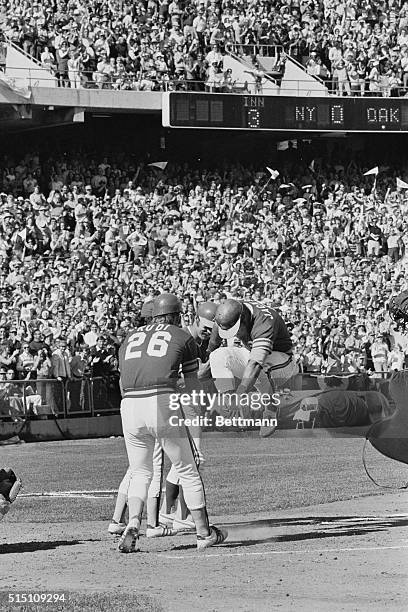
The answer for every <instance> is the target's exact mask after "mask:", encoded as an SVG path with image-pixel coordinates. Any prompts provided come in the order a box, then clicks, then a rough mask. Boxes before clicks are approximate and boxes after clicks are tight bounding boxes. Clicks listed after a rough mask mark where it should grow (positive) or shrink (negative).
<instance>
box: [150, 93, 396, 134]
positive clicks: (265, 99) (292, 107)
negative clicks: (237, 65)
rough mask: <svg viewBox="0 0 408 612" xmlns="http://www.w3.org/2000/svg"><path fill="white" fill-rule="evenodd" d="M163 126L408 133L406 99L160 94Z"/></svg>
mask: <svg viewBox="0 0 408 612" xmlns="http://www.w3.org/2000/svg"><path fill="white" fill-rule="evenodd" d="M162 123H163V126H164V127H172V128H193V129H195V128H199V129H224V130H260V131H261V130H265V131H285V130H288V131H308V132H327V131H330V132H332V131H333V132H335V131H339V132H404V131H408V98H357V97H356V98H340V97H323V98H301V97H292V96H289V97H288V96H286V97H283V96H263V95H249V94H233V93H231V94H218V93H201V92H200V93H195V92H178V91H177V92H166V93H164V94H163V111H162Z"/></svg>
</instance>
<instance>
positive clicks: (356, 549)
mask: <svg viewBox="0 0 408 612" xmlns="http://www.w3.org/2000/svg"><path fill="white" fill-rule="evenodd" d="M242 545H243V546H245V542H243V543H242ZM224 550H226V549H224ZM378 550H408V545H407V546H370V547H354V548H321V549H319V548H317V549H309V550H265V551H247V552H238V553H232V552H225V553H213V554H203V553H202V552H197V553H196V554H194V555H166V554H162V553H159V554H158V555H157V556H158V557H162V558H164V559H172V560H173V559H180V560H184V559H196V560H197V559H200V558H203V557H204V558H206V559H210V558H211V557H248V556H253V557H254V556H270V555H300V554H305V553H306V554H315V553H316V554H320V553H323V554H324V553H341V552H369V551H378Z"/></svg>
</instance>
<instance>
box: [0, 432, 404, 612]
mask: <svg viewBox="0 0 408 612" xmlns="http://www.w3.org/2000/svg"><path fill="white" fill-rule="evenodd" d="M362 449H363V440H362V439H361V438H353V437H343V438H338V437H336V438H334V437H329V436H327V435H323V434H320V433H318V432H317V433H316V435H315V436H314V437H309V436H308V435H307V432H302V431H299V432H291V434H290V435H288V436H286V435H285V432H277V434H276V435H275V436H273V437H272V438H270V439H266V440H265V439H260V438H258V437H257V436H255V435H253V434H242V435H240V436H227V435H224V434H207V435H206V436H205V439H204V452H205V455H206V457H207V463H206V465H205V469H204V471H203V478H204V482H205V484H206V493H207V498H208V507H209V513H210V517H211V518H214V519H215V520H216V522H221V523H222V524H228V525H229V528H230V534H231V535H230V538H229V540H228V541H227V542H226V543H225V544H224V545H223V546H222V547H219V548H214V549H211V551H210V552H209V553H208V555H206V556H205V558H204V557H203V556H200V555H198V553H195V552H194V537H193V536H184V537H176V538H162V539H160V540H154V541H153V540H149V541H146V540H145V539H144V538H141V540H140V548H141V551H142V552H141V553H139V554H138V555H137V554H136V555H119V554H118V553H117V552H116V541H115V540H114V539H113V538H112V537H111V536H108V534H107V532H106V528H107V524H108V522H109V519H110V517H111V514H112V510H113V506H114V495H113V494H109V493H105V494H104V496H102V497H99V498H92V497H91V498H78V496H73V497H50V496H47V495H44V496H41V497H37V496H31V494H33V495H34V494H39V493H43V492H48V493H49V492H54V493H55V492H66V491H89V492H92V491H110V490H115V489H116V488H117V486H118V483H119V481H120V480H121V478H122V475H123V473H124V471H125V470H126V467H127V460H126V454H125V448H124V442H123V439H121V438H119V439H106V440H82V441H65V442H49V443H38V444H23V445H19V446H10V447H1V448H0V463H1V464H2V465H10V466H12V467H13V468H14V469H15V470H16V471H17V472H18V473H19V474H20V475H21V476H22V478H23V481H24V491H23V494H24V495H23V496H22V497H21V498H19V499H18V501H17V502H16V504H15V505H14V507H13V508H12V511H11V512H10V514H9V515H8V516H7V517H6V519H5V520H4V521H3V523H2V525H1V527H0V536H1V537H0V554H1V557H0V558H1V562H2V565H3V563H4V565H3V567H4V568H5V569H4V571H3V572H2V573H1V575H0V591H2V592H3V593H4V592H8V591H9V590H11V591H19V592H24V591H25V592H28V589H30V590H31V591H32V590H33V589H36V590H37V592H40V591H41V592H48V591H49V590H50V589H54V590H61V589H66V590H67V591H69V593H70V601H69V603H67V604H65V605H61V608H55V607H54V609H61V610H62V609H63V610H75V611H77V610H78V611H79V610H95V612H99V611H102V610H103V611H104V610H107V611H108V610H109V611H110V610H128V609H129V610H131V609H132V610H149V611H150V610H151V611H152V612H153V611H155V610H161V609H163V610H169V611H171V610H184V609H186V610H193V609H196V610H200V611H201V610H235V609H237V610H271V609H275V608H274V606H275V604H276V606H277V607H276V609H297V607H296V606H297V605H298V604H299V605H300V602H299V598H298V596H297V595H296V593H295V590H294V588H293V587H294V584H295V583H296V576H297V573H296V572H297V571H302V572H303V571H306V573H308V574H310V572H308V570H300V569H299V568H298V569H296V563H295V564H294V566H293V568H292V570H291V572H290V574H291V581H290V582H289V583H287V585H286V587H285V583H286V581H285V570H284V567H285V565H286V567H289V566H287V562H288V560H289V559H290V558H293V557H294V556H296V554H297V553H299V555H300V558H299V564H300V566H301V565H302V564H303V562H304V560H305V559H304V555H306V554H309V553H310V552H312V553H313V551H317V550H319V551H320V552H319V553H317V552H316V555H317V559H315V561H316V562H320V563H321V562H322V557H323V558H325V556H326V553H325V550H326V549H325V548H324V547H323V549H317V548H316V546H317V544H319V546H321V544H322V541H323V543H324V544H325V546H326V548H327V550H332V549H333V547H334V549H336V547H338V546H339V544H338V543H336V542H338V538H343V539H344V538H346V539H347V541H348V542H349V541H351V540H353V543H354V544H356V545H357V544H358V547H359V548H365V547H366V546H371V545H372V543H373V541H374V543H375V546H377V547H378V545H379V544H381V545H383V544H384V542H383V541H381V542H379V540H378V537H380V535H381V537H382V534H383V532H384V531H386V529H388V528H389V529H391V527H392V528H393V530H392V531H391V533H392V534H396V533H397V529H398V530H400V529H406V522H404V521H405V519H404V520H402V519H399V520H397V518H395V517H394V518H392V520H391V519H390V520H391V523H392V525H391V527H389V524H391V523H389V522H388V523H389V524H388V523H387V525H388V526H386V527H384V520H382V523H381V521H380V523H378V521H379V520H380V519H379V518H378V512H379V508H382V507H383V505H384V504H385V503H386V502H387V504H389V505H387V506H384V507H386V509H387V512H388V511H393V512H394V513H395V512H396V511H397V510H398V509H399V510H401V507H402V506H401V503H402V502H401V496H398V495H395V496H388V497H387V498H385V497H383V494H384V492H383V491H382V490H381V489H379V488H377V487H375V486H374V485H373V483H372V482H371V481H370V480H369V479H368V478H367V476H366V475H365V473H364V470H363V466H362V461H361V456H362ZM370 461H371V467H372V468H373V470H374V471H375V473H376V475H377V476H378V475H379V476H382V477H383V479H384V481H387V479H388V476H389V474H390V469H391V468H390V464H389V463H387V461H384V460H383V458H382V457H381V456H377V455H373V456H372V457H370ZM392 469H394V470H395V469H396V467H395V464H393V466H392ZM404 469H405V468H404ZM401 478H402V476H401ZM344 500H349V501H348V502H347V501H346V502H345V501H344ZM389 500H390V501H389ZM394 500H395V503H394ZM335 502H337V504H336V503H335ZM327 504H329V505H327ZM394 506H395V507H394ZM354 509H356V510H355V511H354ZM361 513H362V516H363V517H365V518H364V520H365V521H366V525H365V527H364V529H362V528H361V520H362V519H361V520H360V518H359V516H360V514H361ZM399 514H401V512H399ZM390 516H391V515H390ZM393 516H394V515H393ZM395 516H396V515H395ZM322 517H326V519H325V520H323V519H322ZM367 517H372V518H367ZM375 517H377V519H378V520H377V519H376V518H375ZM261 519H263V520H261ZM374 519H375V520H377V523H375V528H374V529H373V523H372V521H373V520H374ZM341 520H343V521H344V520H345V521H346V523H345V525H346V527H344V525H343V524H339V521H341ZM347 521H349V522H348V523H347ZM350 521H352V523H350ZM353 521H354V522H353ZM370 521H371V523H370ZM401 521H402V522H401ZM339 525H340V526H339ZM350 525H352V526H353V529H351V527H350ZM356 525H357V526H358V529H357V527H356ZM373 532H374V533H375V534H377V535H375V537H374V535H373ZM346 536H347V537H346ZM336 538H337V539H336ZM355 538H357V539H355ZM373 538H374V540H373ZM376 538H377V539H376ZM326 540H327V541H326ZM398 541H399V540H398ZM308 543H309V544H308ZM306 544H308V546H309V545H310V546H312V548H311V549H309V548H305V546H306ZM288 547H289V548H288ZM358 547H357V548H356V550H357V549H358ZM292 549H293V550H292ZM347 550H349V548H347ZM350 550H351V549H350ZM278 553H279V554H281V555H282V556H281V557H280V560H279V563H278V565H277V566H276V564H275V563H274V562H273V561H272V559H277V558H278V557H276V556H275V557H271V555H278ZM405 553H407V554H408V550H407V551H405ZM405 553H404V554H405ZM328 554H331V553H328ZM345 554H348V553H345ZM197 555H198V556H197ZM285 555H286V556H285ZM302 555H303V560H302ZM331 556H332V557H333V554H331ZM248 560H250V561H251V571H250V572H249V574H248V569H247V568H248V565H247V563H248ZM361 563H362V564H363V565H362V566H361V567H364V563H366V562H361ZM329 565H330V563H329V564H328V565H327V566H325V568H324V571H328V570H327V568H328V567H329ZM342 565H343V564H342ZM347 565H348V564H347ZM399 565H400V568H402V566H401V562H400V563H399ZM402 565H404V564H402ZM405 565H407V564H406V563H405ZM300 566H299V567H300ZM320 567H322V566H320ZM359 567H360V566H359ZM277 568H278V571H277ZM360 569H361V568H360ZM366 569H367V568H366ZM27 570H29V572H28V578H27ZM196 571H197V572H199V575H198V576H196V575H195V572H196ZM287 571H288V570H286V574H287ZM347 571H349V570H347ZM293 572H295V574H293ZM363 573H364V572H363ZM357 574H358V572H357ZM302 575H303V574H302ZM206 576H208V582H206V580H205V577H206ZM282 576H283V577H282ZM311 576H312V577H311V581H312V583H313V581H314V580H315V573H314V572H311ZM279 577H280V580H281V581H282V584H281V583H279ZM309 577H310V576H309ZM327 579H328V580H329V577H328V578H327ZM271 580H272V583H273V589H272V590H271ZM370 581H371V578H370V579H369V580H368V579H367V577H366V581H365V583H366V584H370ZM341 582H343V578H342V580H341ZM346 583H347V581H346ZM193 585H194V587H193ZM289 585H290V588H289ZM321 587H322V588H323V591H322V592H323V593H324V584H322V585H321ZM326 587H327V584H326ZM285 588H286V590H287V591H288V593H289V594H288V595H286V593H284V592H283V591H285ZM304 588H305V589H306V591H307V590H308V589H307V588H306V586H305V587H304ZM213 589H221V591H222V593H224V595H223V596H221V595H218V597H217V596H216V593H217V591H215V592H214V591H213ZM221 591H220V592H221ZM272 592H274V593H275V594H276V593H279V597H277V598H275V597H273V598H272V599H271V597H272ZM379 596H380V595H379ZM338 597H339V595H338V594H337V592H336V594H335V595H334V594H333V597H332V599H330V596H329V597H328V598H325V597H324V596H323V595H319V588H316V595H313V596H312V595H310V597H309V596H308V597H306V599H303V600H302V602H303V603H302V606H301V607H302V608H303V609H306V610H308V609H310V610H320V609H321V610H323V609H324V610H337V609H339V610H340V609H349V608H348V607H347V605H348V602H347V601H346V602H345V601H342V602H339V601H337V600H336V598H337V599H338ZM382 597H383V594H381V597H380V599H379V600H378V602H379V603H380V604H381V601H382V599H381V598H382ZM354 598H355V597H354ZM367 598H369V593H366V599H365V600H364V602H363V603H364V605H365V604H367V602H368V599H367ZM346 599H347V598H346ZM349 599H350V601H352V600H353V597H352V596H351V595H350V598H349ZM278 602H280V603H279V605H278ZM305 602H306V603H305ZM308 602H309V604H310V605H309V607H308ZM340 603H341V606H344V605H346V604H347V605H346V607H341V606H340ZM337 604H339V606H340V607H336V606H337ZM381 605H382V604H381ZM325 606H326V607H325ZM327 606H328V607H327ZM0 609H1V610H2V611H3V610H8V609H10V610H16V609H21V610H37V609H38V610H39V609H43V608H38V607H36V606H34V605H33V606H31V607H29V606H28V607H25V608H24V607H20V608H16V606H15V605H13V606H9V607H7V604H6V602H5V601H4V602H3V605H2V602H1V600H0ZM44 609H49V608H46V607H44ZM299 609H300V608H299ZM350 609H365V608H364V606H363V607H357V608H350ZM367 609H368V608H367ZM371 609H374V610H375V609H379V610H380V609H383V608H375V607H374V608H372V607H371ZM393 609H394V608H393ZM395 609H398V608H395ZM401 609H402V608H401Z"/></svg>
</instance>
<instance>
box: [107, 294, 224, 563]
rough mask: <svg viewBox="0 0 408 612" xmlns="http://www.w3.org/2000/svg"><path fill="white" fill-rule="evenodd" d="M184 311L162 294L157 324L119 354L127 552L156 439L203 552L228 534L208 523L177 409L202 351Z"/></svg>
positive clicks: (191, 385)
mask: <svg viewBox="0 0 408 612" xmlns="http://www.w3.org/2000/svg"><path fill="white" fill-rule="evenodd" d="M181 309H182V308H181V303H180V301H179V300H178V299H177V298H176V296H174V295H172V294H162V295H160V296H159V297H158V298H156V299H155V301H154V304H153V323H152V324H150V325H144V326H142V327H140V328H138V329H137V330H135V331H134V332H132V333H130V334H129V335H128V336H127V338H126V339H125V341H124V343H123V344H122V346H121V348H120V352H119V364H120V373H121V384H122V390H123V399H122V402H121V416H122V426H123V433H124V437H125V443H126V449H127V453H128V459H129V465H130V470H131V479H130V484H129V492H128V504H129V523H128V525H127V527H126V529H125V531H124V533H123V535H122V536H121V538H120V541H119V545H118V548H119V551H120V552H123V553H129V552H133V551H135V549H136V543H137V540H138V537H139V530H140V523H141V519H142V512H143V507H144V504H145V502H146V499H147V494H148V489H149V485H150V482H151V479H152V472H153V449H154V444H155V440H156V439H157V440H158V442H159V443H160V446H161V447H162V448H163V450H164V452H165V453H166V455H167V456H168V457H169V459H170V460H171V462H172V464H173V465H174V467H175V469H176V471H177V474H178V477H179V479H180V484H181V485H182V487H183V491H184V496H185V500H186V503H187V506H188V507H189V509H190V511H191V514H192V517H193V520H194V523H195V526H196V532H197V548H198V550H202V549H205V548H208V547H209V546H214V545H215V544H221V543H222V542H224V540H225V539H226V537H227V532H226V531H224V530H221V529H219V528H217V527H213V526H210V525H209V522H208V516H207V510H206V502H205V494H204V488H203V484H202V481H201V478H200V475H199V473H198V470H197V466H196V463H195V460H194V454H193V448H192V444H191V440H190V436H189V433H188V431H187V429H186V427H185V426H184V424H183V423H182V420H183V414H182V411H181V408H180V407H179V408H178V409H176V410H172V396H173V394H174V393H175V386H176V382H177V379H178V375H179V369H180V367H181V369H182V372H183V375H184V381H185V385H186V389H185V391H186V392H188V391H189V390H190V391H192V390H195V389H196V387H197V371H198V360H197V348H196V344H195V342H194V339H193V338H192V336H191V335H190V334H188V333H187V332H185V331H184V330H182V329H181V328H180V321H181Z"/></svg>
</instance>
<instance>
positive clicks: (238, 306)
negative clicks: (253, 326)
mask: <svg viewBox="0 0 408 612" xmlns="http://www.w3.org/2000/svg"><path fill="white" fill-rule="evenodd" d="M243 307H244V306H243V304H242V302H238V301H237V300H225V302H223V303H222V304H220V305H219V306H218V308H217V312H216V313H215V322H216V323H217V325H218V333H219V334H220V338H226V339H229V338H234V336H236V335H237V333H238V330H239V327H240V325H241V315H242V310H243Z"/></svg>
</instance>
